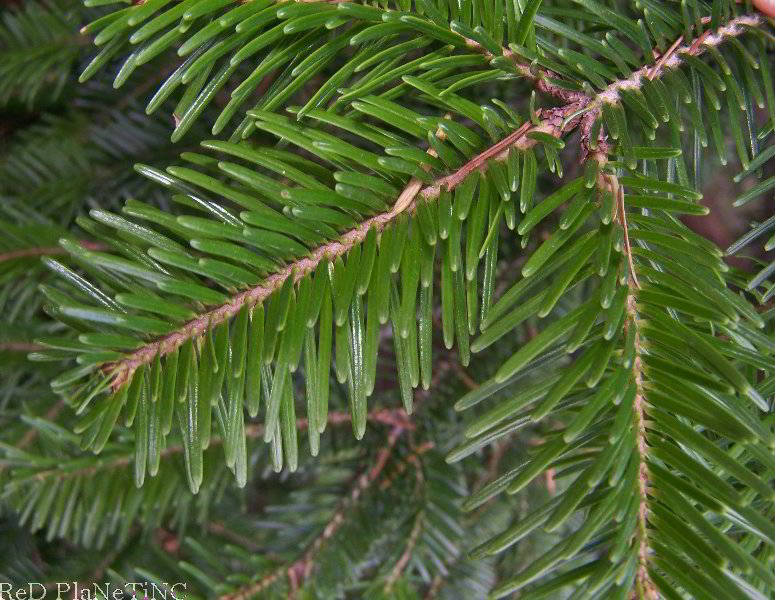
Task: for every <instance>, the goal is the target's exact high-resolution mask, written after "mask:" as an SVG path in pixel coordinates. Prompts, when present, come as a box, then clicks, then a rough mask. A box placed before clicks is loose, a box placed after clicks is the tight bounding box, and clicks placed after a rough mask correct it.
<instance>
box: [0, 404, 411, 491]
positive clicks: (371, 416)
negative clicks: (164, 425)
mask: <svg viewBox="0 0 775 600" xmlns="http://www.w3.org/2000/svg"><path fill="white" fill-rule="evenodd" d="M56 412H57V413H58V412H59V408H57V411H56ZM54 416H55V415H54ZM367 419H368V421H370V422H372V423H377V424H380V425H386V426H389V427H393V428H394V429H399V430H401V431H404V430H407V431H410V430H412V429H414V424H412V423H411V422H410V421H409V420H408V419H407V418H406V413H405V412H404V411H403V410H401V409H385V408H382V409H375V410H372V411H371V412H369V413H368V415H367ZM351 421H352V416H351V415H350V413H349V412H340V411H334V412H330V413H328V424H329V425H344V424H347V423H350V422H351ZM308 425H309V421H308V419H307V418H306V417H299V418H298V419H296V428H297V429H299V430H301V431H304V430H305V429H307V427H308ZM263 435H264V424H263V423H252V424H249V425H246V426H245V436H246V437H247V438H253V439H255V438H260V437H262V436H263ZM30 441H32V440H30ZM223 442H224V439H223V438H221V437H220V436H213V437H212V439H211V440H210V445H211V446H217V445H218V444H222V443H223ZM28 443H29V442H27V444H28ZM25 445H26V444H25ZM17 447H19V448H22V447H23V446H22V445H19V446H17ZM183 450H184V448H183V445H182V444H175V445H172V446H168V447H166V448H164V449H163V450H162V451H161V456H162V458H165V457H168V456H172V455H175V454H180V453H182V452H183ZM134 459H135V457H134V454H126V455H121V456H119V457H118V458H116V459H114V460H107V461H103V460H100V459H97V464H95V465H93V466H90V467H84V468H82V469H76V470H73V471H64V472H63V471H62V470H61V469H48V470H45V471H40V472H38V473H35V474H34V475H32V476H31V477H30V479H34V480H36V481H43V480H46V479H49V478H56V479H70V478H72V477H83V476H89V475H94V474H96V473H98V472H99V471H102V470H108V471H111V470H114V469H120V468H123V467H127V466H129V465H130V464H132V462H133V461H134ZM7 466H8V465H7V464H2V463H0V470H2V468H4V467H7Z"/></svg>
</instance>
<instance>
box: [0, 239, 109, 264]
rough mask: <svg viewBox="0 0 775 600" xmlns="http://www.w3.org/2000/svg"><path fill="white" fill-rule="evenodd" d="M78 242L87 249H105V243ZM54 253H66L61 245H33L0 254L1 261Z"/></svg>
mask: <svg viewBox="0 0 775 600" xmlns="http://www.w3.org/2000/svg"><path fill="white" fill-rule="evenodd" d="M78 243H79V244H80V245H81V246H83V247H84V248H85V249H86V250H93V251H97V250H105V245H104V244H100V243H97V242H88V241H85V240H81V241H79V242H78ZM53 254H65V249H64V248H61V247H59V246H33V247H31V248H21V249H19V250H11V251H10V252H4V253H3V254H0V262H5V261H8V260H16V259H18V258H32V257H35V256H49V255H53Z"/></svg>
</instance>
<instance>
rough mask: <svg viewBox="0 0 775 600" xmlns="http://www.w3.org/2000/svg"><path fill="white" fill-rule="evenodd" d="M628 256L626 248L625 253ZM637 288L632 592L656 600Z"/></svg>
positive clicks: (632, 315) (630, 313)
mask: <svg viewBox="0 0 775 600" xmlns="http://www.w3.org/2000/svg"><path fill="white" fill-rule="evenodd" d="M627 253H628V255H629V249H628V251H627ZM636 304H637V286H636V285H635V282H634V281H631V282H630V284H629V291H628V296H627V327H634V328H635V357H634V359H633V362H632V374H633V379H634V381H635V399H634V400H633V428H634V431H635V452H636V454H637V459H638V476H637V494H638V501H639V506H638V516H637V524H636V530H635V539H636V541H635V543H636V545H637V563H638V566H637V572H636V584H635V585H636V589H637V590H638V594H639V595H640V596H641V597H643V598H645V599H646V600H658V598H659V593H658V592H657V589H656V588H655V586H654V583H653V582H652V581H651V577H650V576H649V572H648V551H649V541H648V530H647V525H646V523H647V520H648V481H649V475H648V466H647V464H646V455H647V452H648V448H647V445H646V409H645V405H646V401H645V398H644V391H643V373H642V369H643V365H642V361H641V341H640V335H639V333H638V329H637V328H638V325H637V316H638V315H637V306H636Z"/></svg>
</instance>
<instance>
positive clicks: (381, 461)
mask: <svg viewBox="0 0 775 600" xmlns="http://www.w3.org/2000/svg"><path fill="white" fill-rule="evenodd" d="M404 431H405V428H404V427H401V426H395V427H393V429H392V430H391V431H390V434H389V435H388V439H387V442H386V444H385V446H384V447H383V448H382V449H381V450H380V451H379V453H378V454H377V457H376V459H375V461H374V464H373V465H372V466H371V468H369V469H367V470H366V471H365V472H363V473H362V474H361V475H360V476H359V477H358V478H357V479H356V481H355V483H354V485H353V487H352V489H351V490H350V492H349V494H348V495H347V496H346V497H345V498H344V500H342V502H341V504H340V506H339V508H338V509H337V510H336V511H335V512H334V514H333V516H332V517H331V519H330V520H329V521H328V524H327V525H326V526H325V527H324V528H323V530H322V532H321V533H320V535H319V536H318V537H317V538H316V539H315V540H314V541H313V542H312V544H310V545H309V547H308V548H307V549H306V550H305V552H304V553H303V554H302V555H301V556H300V557H299V558H298V559H297V560H296V561H294V562H293V563H292V564H291V565H290V566H288V567H286V566H281V567H279V568H277V569H276V570H274V571H272V572H271V573H270V574H269V575H266V576H265V577H262V578H261V579H260V580H259V581H257V582H255V583H252V584H250V585H248V586H245V587H242V588H240V589H238V590H236V591H235V592H233V593H230V594H225V595H223V596H221V597H220V598H219V599H218V600H248V599H249V598H252V597H254V596H256V595H257V594H258V593H259V592H262V591H263V590H265V589H267V588H268V587H269V586H271V585H273V584H274V583H275V582H276V581H277V580H278V579H279V578H280V577H282V576H283V574H287V576H288V579H289V581H290V582H291V586H292V588H295V587H296V586H298V585H299V584H300V583H301V581H302V580H303V579H306V578H307V577H308V576H309V574H310V573H311V571H312V567H313V565H314V558H315V555H316V554H317V552H318V551H319V550H320V548H321V547H322V546H323V544H325V543H326V541H327V540H329V539H331V537H332V536H333V535H334V534H335V533H336V532H337V531H338V530H339V528H340V527H341V526H342V524H343V523H344V522H345V518H346V516H347V514H348V513H349V512H350V511H351V510H352V507H353V506H354V505H355V504H356V503H357V502H358V500H359V499H360V498H361V497H362V496H363V494H364V492H365V491H366V490H367V489H368V488H369V487H370V486H371V485H372V484H373V483H374V482H375V481H376V480H377V479H378V478H379V476H380V474H381V473H382V471H383V469H384V468H385V465H386V464H387V462H388V459H389V458H390V455H391V453H392V451H393V448H394V447H395V445H396V443H397V442H398V439H399V438H400V437H401V435H402V434H403V433H404Z"/></svg>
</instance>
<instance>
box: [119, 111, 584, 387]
mask: <svg viewBox="0 0 775 600" xmlns="http://www.w3.org/2000/svg"><path fill="white" fill-rule="evenodd" d="M577 108H578V106H577V105H575V104H574V105H572V106H569V107H561V108H555V109H549V110H547V111H545V112H543V113H541V114H540V116H541V117H542V118H541V120H540V121H539V123H538V124H537V125H533V124H531V123H529V122H528V123H526V124H525V125H522V126H521V127H519V128H518V129H517V130H515V131H514V132H513V133H511V134H510V135H508V136H507V137H506V138H504V139H503V140H501V141H499V142H497V143H495V144H493V145H492V146H490V147H489V148H488V149H487V150H485V151H483V152H481V153H480V154H478V155H476V156H475V157H474V158H472V159H471V160H470V161H468V162H467V163H466V164H464V165H463V166H462V167H460V168H459V169H458V170H457V171H455V172H454V173H452V174H450V175H447V176H445V177H442V178H440V179H439V180H437V181H436V182H435V183H433V184H432V185H428V186H426V187H425V188H422V189H417V185H416V183H415V181H414V180H412V181H410V182H409V184H408V185H407V188H406V189H408V190H411V191H412V192H413V193H414V195H413V196H412V197H411V200H409V199H407V196H408V194H407V192H406V190H405V191H404V192H402V194H401V195H399V196H398V198H397V201H396V203H395V204H394V206H393V207H392V208H391V209H390V210H389V211H386V212H383V213H379V214H377V215H375V216H373V217H371V218H369V219H366V220H365V221H363V222H362V223H361V224H360V225H358V226H357V227H355V228H353V229H351V230H350V231H347V232H346V233H345V234H343V235H342V236H341V237H339V238H338V239H336V240H333V241H330V242H328V243H326V244H324V245H322V246H320V247H318V248H316V249H315V250H313V251H312V252H311V253H310V254H309V255H307V256H304V257H302V258H300V259H298V260H296V261H294V262H292V263H290V264H289V265H286V266H285V267H284V268H282V269H281V270H280V271H278V272H277V273H275V274H273V275H270V276H269V277H267V278H266V279H265V280H264V281H263V282H262V283H260V284H259V285H257V286H255V287H252V288H250V289H248V290H246V291H244V292H240V293H239V294H237V295H235V296H234V297H233V298H232V299H231V300H230V301H229V302H228V303H226V304H223V305H220V306H217V307H216V308H214V309H211V310H209V311H207V312H204V313H202V314H201V315H200V316H198V317H197V318H196V319H193V320H192V321H189V322H188V323H186V324H185V325H183V326H182V327H181V328H180V329H178V330H177V331H174V332H173V333H170V334H168V335H166V336H164V337H162V338H160V339H158V340H155V341H153V342H149V343H147V344H145V345H143V346H142V347H140V348H139V349H137V350H135V351H134V352H133V353H132V354H130V355H129V356H127V357H126V358H124V359H122V360H120V361H118V362H117V363H113V364H109V365H107V366H106V367H105V368H104V370H105V371H106V372H107V373H110V374H112V377H113V380H112V383H111V386H112V388H113V390H114V391H115V390H118V389H119V388H120V387H121V386H122V385H124V384H125V383H126V382H127V381H129V380H130V379H131V376H132V373H134V371H135V370H136V369H137V368H138V367H140V366H141V365H144V364H149V363H150V362H151V361H153V360H154V359H155V358H156V356H157V354H158V355H160V356H165V355H166V354H168V353H170V352H172V351H173V350H175V349H176V348H178V347H179V346H181V345H182V344H183V343H184V342H186V341H187V340H189V339H192V338H197V337H199V336H201V335H203V334H204V333H205V332H206V331H207V330H208V329H210V328H212V327H215V326H216V325H219V324H220V323H222V322H224V321H226V320H228V319H230V318H231V317H233V316H234V315H236V314H237V313H238V312H239V311H240V309H241V308H242V307H243V306H245V305H248V306H254V305H256V304H257V303H259V302H262V301H264V300H266V299H267V298H268V297H269V296H270V295H271V294H272V293H274V292H275V291H277V290H279V289H280V288H281V287H282V286H283V284H284V283H285V281H286V280H287V279H288V278H293V281H294V282H296V281H298V280H299V279H301V278H302V277H304V276H305V275H308V274H310V273H312V272H313V271H314V270H315V269H316V268H317V266H318V264H320V263H321V262H322V261H324V260H328V261H332V260H334V259H335V258H337V257H339V256H343V255H345V254H347V252H349V251H350V249H352V248H353V247H354V246H355V245H357V244H359V243H361V242H363V240H364V239H365V238H366V235H367V234H368V233H369V231H370V230H371V229H375V230H376V231H377V233H379V232H381V231H382V230H383V229H384V228H385V227H387V226H388V225H390V224H391V223H393V222H394V221H395V219H396V218H397V217H398V216H399V215H400V214H402V213H403V212H405V211H406V212H409V213H411V212H413V211H414V210H415V208H416V205H417V202H418V199H419V198H422V199H425V200H428V199H433V198H436V197H438V195H439V192H440V190H441V187H442V186H443V187H444V188H445V189H447V190H450V191H451V190H453V189H455V188H456V187H457V186H458V185H460V184H461V183H462V182H463V180H464V179H465V177H466V176H467V175H468V174H470V173H472V172H474V171H476V170H481V171H483V170H485V169H486V168H487V162H488V161H489V160H499V161H502V160H505V159H506V156H507V155H508V151H509V149H510V148H512V147H515V148H519V149H522V150H524V149H527V148H531V147H533V146H534V145H535V144H537V143H538V142H537V141H536V140H534V139H532V138H529V137H527V134H528V133H530V132H534V131H537V132H543V133H548V134H550V135H553V136H555V137H559V136H560V135H562V134H563V133H564V132H567V131H569V130H571V129H573V128H574V127H576V126H577V125H578V123H579V121H580V118H576V119H574V120H573V121H572V122H571V123H570V124H568V125H566V126H565V128H563V121H565V119H566V118H567V117H568V115H569V114H572V113H573V112H574V111H575V110H577ZM415 189H417V191H416V192H414V190H415ZM398 199H403V202H402V203H399V202H398Z"/></svg>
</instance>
